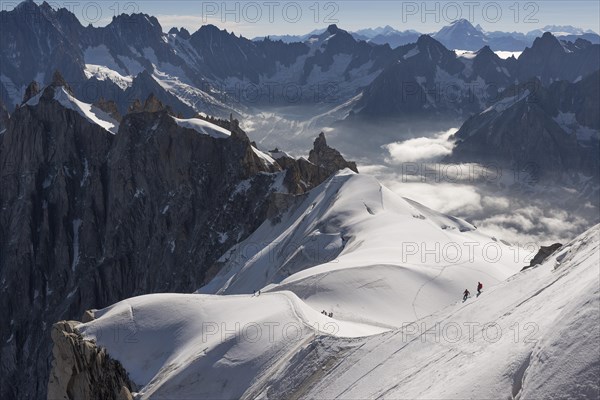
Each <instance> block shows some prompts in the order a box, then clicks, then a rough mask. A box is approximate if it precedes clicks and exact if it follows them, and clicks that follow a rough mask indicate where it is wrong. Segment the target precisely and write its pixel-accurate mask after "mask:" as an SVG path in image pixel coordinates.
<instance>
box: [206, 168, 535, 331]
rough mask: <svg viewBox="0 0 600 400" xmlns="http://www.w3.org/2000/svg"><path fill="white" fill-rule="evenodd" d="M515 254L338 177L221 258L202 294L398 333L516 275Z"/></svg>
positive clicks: (468, 228) (367, 180)
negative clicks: (283, 297)
mask: <svg viewBox="0 0 600 400" xmlns="http://www.w3.org/2000/svg"><path fill="white" fill-rule="evenodd" d="M518 256H519V254H517V252H516V251H514V249H512V248H510V247H509V246H507V245H505V244H504V243H502V242H499V241H496V240H495V239H493V238H490V237H487V236H485V235H484V234H481V233H479V232H478V231H477V230H476V229H475V227H473V226H472V225H470V224H469V223H467V222H465V221H462V220H459V219H456V218H453V217H449V216H446V215H443V214H440V213H437V212H435V211H433V210H430V209H428V208H427V207H424V206H423V205H420V204H418V203H416V202H413V201H411V200H408V199H404V198H401V197H399V196H398V195H396V194H394V193H393V192H391V191H390V190H388V189H387V188H385V187H383V186H382V185H381V184H380V183H379V182H378V181H377V180H376V179H375V178H372V177H369V176H363V175H357V174H354V173H352V172H351V171H348V170H347V171H343V172H341V173H339V174H337V175H336V176H334V177H332V178H331V179H329V180H328V181H327V182H326V183H324V184H323V185H322V186H321V187H319V188H318V189H316V190H313V191H312V192H310V193H309V194H308V195H307V196H306V198H304V199H303V200H302V201H301V202H300V204H299V205H297V206H296V207H294V208H293V209H292V210H291V211H290V212H288V213H287V214H286V215H284V216H283V217H282V218H281V220H280V221H279V222H277V223H273V222H271V221H267V222H265V223H264V224H263V225H262V226H261V227H260V228H259V229H258V230H257V231H256V232H255V233H254V234H253V235H251V236H250V237H249V238H248V239H247V240H245V241H244V242H242V243H240V244H239V245H237V246H235V247H234V248H232V249H231V250H230V251H228V252H227V253H226V254H225V255H224V256H223V257H222V258H221V260H220V262H222V263H223V268H222V269H221V271H220V273H219V274H218V275H217V276H216V277H215V278H214V279H213V280H212V281H211V282H210V283H209V284H208V285H206V286H204V287H202V288H201V289H200V290H199V293H214V294H242V293H246V294H248V293H253V291H254V290H258V289H261V288H262V289H263V291H265V292H276V291H280V290H287V291H291V292H293V293H295V294H296V295H297V296H298V297H299V298H300V299H302V300H304V301H305V302H306V303H307V304H308V305H310V306H311V307H313V308H314V309H315V310H323V309H325V310H327V311H331V312H333V313H334V315H335V318H336V320H345V321H353V322H358V323H361V324H368V325H373V326H378V327H387V328H394V327H400V326H401V325H402V323H404V322H410V321H414V320H416V319H419V318H421V317H424V316H426V315H429V314H431V313H433V312H435V311H438V310H440V309H441V308H443V307H445V306H447V305H449V304H452V303H453V302H454V301H456V299H459V298H460V297H461V294H462V292H463V291H464V289H465V288H469V289H470V290H471V291H474V289H475V286H476V285H477V282H478V281H482V282H484V285H486V287H487V286H492V285H494V284H497V283H499V282H501V281H503V280H505V279H506V278H508V277H509V276H511V275H512V274H514V273H516V272H518V271H519V270H520V269H521V267H522V265H523V264H522V260H519V259H518Z"/></svg>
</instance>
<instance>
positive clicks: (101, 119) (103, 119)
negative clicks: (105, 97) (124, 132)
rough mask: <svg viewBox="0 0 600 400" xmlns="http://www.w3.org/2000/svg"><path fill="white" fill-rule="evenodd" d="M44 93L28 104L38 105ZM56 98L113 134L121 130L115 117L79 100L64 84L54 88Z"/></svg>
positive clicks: (66, 106) (33, 98)
mask: <svg viewBox="0 0 600 400" xmlns="http://www.w3.org/2000/svg"><path fill="white" fill-rule="evenodd" d="M43 93H44V91H42V92H41V93H39V94H38V95H36V96H34V97H32V98H31V99H29V101H27V103H26V105H28V106H36V105H37V104H38V103H39V101H40V98H41V97H42V95H43ZM54 100H56V101H58V102H59V103H60V104H61V105H62V106H63V107H65V108H67V109H69V110H73V111H75V112H77V113H78V114H79V115H81V116H82V117H84V118H85V119H87V120H88V121H89V122H90V123H91V124H94V125H98V126H100V127H101V128H103V129H104V130H106V131H107V132H110V133H112V134H113V135H115V134H116V133H117V132H118V130H119V123H118V122H117V121H116V120H115V119H114V118H113V117H111V116H110V115H108V114H107V113H106V112H104V111H102V110H101V109H99V108H98V107H96V106H94V105H92V104H87V103H84V102H82V101H80V100H77V99H76V98H75V97H73V96H72V95H71V94H70V93H69V92H68V91H67V90H66V89H65V88H64V86H59V87H56V88H55V89H54Z"/></svg>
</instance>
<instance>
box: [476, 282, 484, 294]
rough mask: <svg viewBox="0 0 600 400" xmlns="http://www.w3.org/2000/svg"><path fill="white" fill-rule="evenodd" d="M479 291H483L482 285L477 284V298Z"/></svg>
mask: <svg viewBox="0 0 600 400" xmlns="http://www.w3.org/2000/svg"><path fill="white" fill-rule="evenodd" d="M481 289H483V283H481V282H477V296H478V297H479V295H480V294H481Z"/></svg>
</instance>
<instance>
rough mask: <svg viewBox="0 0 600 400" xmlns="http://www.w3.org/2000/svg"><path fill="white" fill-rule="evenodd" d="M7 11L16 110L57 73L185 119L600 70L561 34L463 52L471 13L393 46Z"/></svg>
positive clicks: (30, 5)
mask: <svg viewBox="0 0 600 400" xmlns="http://www.w3.org/2000/svg"><path fill="white" fill-rule="evenodd" d="M32 16H33V17H35V18H32ZM0 17H1V18H2V20H3V24H2V35H1V36H0V46H1V47H0V48H1V49H2V51H1V52H0V62H1V64H2V73H1V76H0V95H1V100H2V102H4V104H5V105H6V108H7V109H8V110H9V111H11V110H12V109H13V108H14V105H15V104H20V103H21V101H22V99H23V96H24V94H25V90H26V88H27V86H28V85H29V84H30V83H31V82H32V81H37V82H38V83H40V84H41V85H44V84H48V83H49V81H50V77H51V76H52V74H53V73H54V71H55V70H59V71H61V73H62V74H63V75H64V76H65V79H66V80H67V81H68V82H72V85H71V86H72V88H73V91H74V93H75V94H76V95H77V96H78V97H79V98H81V99H82V100H83V101H86V102H88V103H95V102H97V101H100V100H103V99H104V100H113V101H115V103H116V104H117V107H118V109H119V111H120V112H121V113H124V112H126V111H127V109H128V107H129V106H130V105H131V102H132V101H133V99H136V98H146V97H148V96H149V95H150V94H154V95H155V96H156V97H157V98H158V99H159V100H160V101H162V102H164V103H165V104H168V105H169V106H170V107H171V108H172V109H173V110H174V111H175V112H177V113H180V114H182V115H183V116H192V115H194V114H196V113H198V112H202V113H206V114H210V115H217V116H221V117H228V116H229V113H231V112H232V111H233V112H234V113H243V112H244V111H245V110H249V109H251V108H260V107H262V106H273V105H284V104H302V103H305V104H313V105H314V104H325V105H328V104H331V107H335V106H337V105H340V104H344V103H347V104H348V106H347V108H348V109H354V111H355V112H359V111H361V110H363V109H364V113H365V114H370V115H372V116H375V115H390V116H394V114H397V116H401V115H402V114H403V113H406V112H407V110H408V109H410V107H408V108H407V109H406V110H402V109H400V108H398V107H397V103H395V102H394V101H391V100H393V96H396V95H397V94H398V93H399V92H401V90H399V89H400V87H398V86H394V85H388V84H387V83H386V79H389V78H390V76H391V75H393V74H394V71H396V73H398V71H400V72H401V73H402V76H401V79H402V82H410V84H411V85H413V86H414V85H415V84H416V85H417V86H416V88H417V89H418V87H420V86H421V85H422V84H424V85H425V86H426V87H428V88H429V89H431V87H433V86H432V85H436V84H440V83H441V84H443V85H449V84H451V83H455V84H460V85H462V84H464V83H474V84H475V83H476V84H477V85H479V86H480V87H483V86H486V87H488V88H489V87H491V86H494V87H495V88H496V90H498V91H499V90H501V89H503V88H505V87H507V86H508V85H509V84H512V83H515V82H522V81H523V80H527V79H529V78H532V77H536V76H539V77H540V79H541V80H542V81H543V82H544V83H545V82H549V81H552V80H570V81H573V80H575V79H577V78H578V77H579V76H584V75H586V74H588V73H590V72H593V71H594V70H595V69H598V68H599V67H600V66H599V65H598V64H599V61H598V57H597V54H598V48H599V45H595V44H592V43H590V42H589V41H586V40H583V39H578V40H576V41H575V42H565V41H559V40H558V39H557V38H556V37H554V36H552V35H551V34H546V35H544V38H540V39H537V40H534V41H533V43H532V45H531V48H530V49H526V50H525V51H524V53H523V56H521V58H519V60H516V59H514V58H509V59H506V60H500V59H498V57H496V56H495V55H494V54H493V51H491V48H490V47H489V46H487V47H485V46H482V47H481V48H478V49H477V50H478V53H477V54H468V55H464V56H462V57H458V56H457V55H456V54H455V53H454V52H453V51H451V49H452V47H454V46H450V50H448V47H449V46H447V45H444V41H446V42H452V41H455V40H456V38H457V37H459V36H460V35H459V33H460V32H463V31H467V32H468V33H469V32H470V33H472V36H473V39H472V42H470V44H469V46H463V47H470V48H476V47H477V46H478V43H479V44H481V43H480V42H481V40H484V39H485V34H484V33H481V32H480V31H479V30H477V29H476V28H474V27H472V25H470V24H469V23H468V22H466V21H458V22H456V23H455V24H453V25H452V26H450V27H448V28H447V29H446V28H445V29H443V30H442V31H440V32H438V33H437V34H435V35H433V36H427V35H421V36H417V33H416V32H414V31H407V32H405V33H406V34H407V35H413V39H411V41H414V42H413V43H412V44H408V45H403V46H400V47H397V48H395V49H392V48H391V47H390V46H389V45H387V44H376V43H373V42H366V41H364V40H357V39H356V38H355V37H354V36H353V35H352V34H351V33H349V32H347V31H345V30H343V29H340V28H339V27H338V26H336V25H331V26H329V27H328V28H327V29H326V30H325V31H323V32H321V33H318V32H315V33H313V34H311V35H310V36H309V37H308V38H307V39H306V40H305V41H304V42H301V43H300V42H299V43H285V42H283V41H275V40H272V39H264V40H262V41H252V40H248V39H246V38H244V37H240V36H236V35H234V34H233V33H229V32H227V31H225V30H220V29H218V28H217V27H215V26H212V25H205V26H202V27H201V28H200V29H198V30H197V31H196V32H194V33H190V32H188V31H187V30H185V29H176V28H174V29H171V30H170V31H169V33H164V32H163V28H162V27H161V26H160V24H159V22H158V20H157V19H156V18H154V17H152V16H149V15H145V14H133V15H120V16H117V17H114V18H113V20H112V21H111V23H110V24H108V25H107V26H106V27H101V28H94V27H92V26H85V27H84V26H82V25H81V24H80V22H79V21H78V19H77V18H76V17H75V15H73V14H72V13H70V12H69V11H68V10H66V9H59V10H54V9H53V8H52V7H51V6H50V5H49V4H48V3H43V4H41V5H38V4H36V3H35V2H32V1H26V2H23V3H21V4H20V5H19V6H17V7H16V8H15V9H14V10H11V11H2V12H0ZM563 28H564V27H563ZM563 30H564V29H563ZM361 34H362V35H365V36H367V35H368V36H372V37H373V38H377V37H380V36H389V35H393V34H394V31H393V30H392V29H391V28H390V27H386V28H382V29H379V30H377V29H375V30H369V31H362V32H361ZM373 35H374V36H373ZM544 43H547V44H544ZM14 48H19V49H22V50H21V51H19V52H14V51H13V50H12V49H14ZM482 49H483V50H482ZM430 50H431V51H433V53H431V54H430V53H429V51H430ZM417 52H419V54H418V55H417ZM434 53H435V54H437V56H436V55H435V54H434ZM434 78H435V79H434ZM396 83H398V81H396ZM486 90H487V89H486ZM386 91H391V93H390V94H387V93H386ZM486 96H487V95H477V96H476V99H475V103H474V104H464V103H463V102H462V101H459V103H461V106H460V107H457V106H456V105H448V107H449V108H450V109H451V110H449V111H450V112H451V113H453V114H454V115H456V116H458V117H461V118H462V116H463V115H470V113H472V112H477V111H480V110H481V109H482V108H478V107H479V106H480V107H484V106H485V102H486ZM359 101H360V104H358V107H357V103H358V102H359ZM427 102H430V101H429V100H427ZM471 103H473V101H471ZM478 103H481V104H478ZM369 104H372V105H371V106H370V105H369ZM379 105H381V106H379ZM421 105H423V104H421ZM414 106H415V107H416V106H417V105H414ZM448 107H446V106H442V107H437V106H436V107H433V105H432V106H431V107H430V108H429V111H431V112H432V113H433V114H434V115H437V114H439V112H438V111H442V110H443V109H444V108H448ZM370 110H371V111H370ZM423 110H425V111H426V112H427V110H428V109H427V107H425V108H424V109H421V110H420V112H422V111H423Z"/></svg>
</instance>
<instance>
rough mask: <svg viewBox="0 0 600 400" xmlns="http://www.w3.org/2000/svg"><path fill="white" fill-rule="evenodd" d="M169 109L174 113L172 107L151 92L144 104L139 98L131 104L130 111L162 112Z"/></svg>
mask: <svg viewBox="0 0 600 400" xmlns="http://www.w3.org/2000/svg"><path fill="white" fill-rule="evenodd" d="M160 111H167V112H169V113H170V114H172V112H171V109H170V108H169V107H167V106H165V105H164V104H163V103H162V102H161V101H160V100H159V99H158V97H156V96H155V95H154V93H150V95H149V96H148V98H147V99H146V101H145V102H144V103H143V104H142V102H141V101H140V100H139V99H135V100H134V101H133V103H132V104H131V106H129V109H128V113H141V112H151V113H154V112H160Z"/></svg>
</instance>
